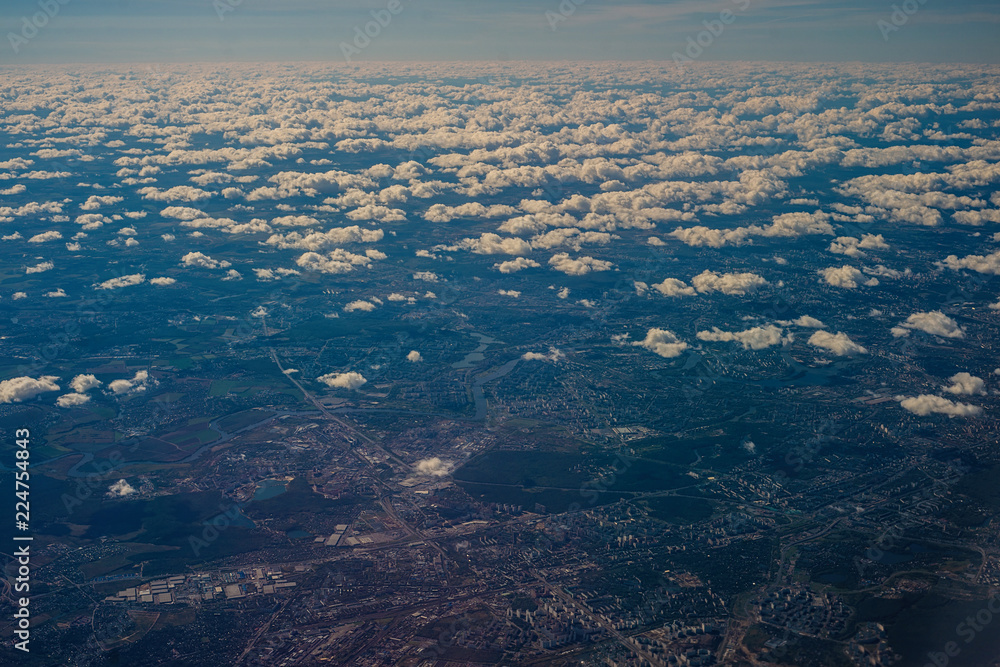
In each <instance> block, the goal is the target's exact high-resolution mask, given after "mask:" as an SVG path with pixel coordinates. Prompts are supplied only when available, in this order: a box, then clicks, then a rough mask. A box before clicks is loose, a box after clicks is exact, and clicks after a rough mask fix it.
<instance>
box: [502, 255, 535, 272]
mask: <svg viewBox="0 0 1000 667" xmlns="http://www.w3.org/2000/svg"><path fill="white" fill-rule="evenodd" d="M539 266H541V264H539V263H538V262H536V261H535V260H533V259H528V258H527V257H517V258H515V259H509V260H507V261H506V262H500V263H499V264H494V265H493V268H495V269H496V270H497V271H499V272H500V273H517V272H518V271H521V270H523V269H534V268H538V267H539Z"/></svg>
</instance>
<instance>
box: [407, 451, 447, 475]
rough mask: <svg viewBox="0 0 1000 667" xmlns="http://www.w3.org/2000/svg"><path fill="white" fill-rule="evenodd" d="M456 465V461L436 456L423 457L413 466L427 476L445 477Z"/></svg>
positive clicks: (419, 473) (418, 472) (419, 472)
mask: <svg viewBox="0 0 1000 667" xmlns="http://www.w3.org/2000/svg"><path fill="white" fill-rule="evenodd" d="M454 467H455V464H454V463H452V462H450V461H444V460H442V459H440V458H438V457H436V456H434V457H431V458H429V459H421V460H420V461H417V463H416V464H415V465H414V466H413V468H414V470H416V472H417V474H418V475H425V476H427V477H444V476H445V475H447V474H448V473H450V472H451V471H452V469H453V468H454Z"/></svg>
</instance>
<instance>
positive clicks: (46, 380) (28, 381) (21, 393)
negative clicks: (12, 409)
mask: <svg viewBox="0 0 1000 667" xmlns="http://www.w3.org/2000/svg"><path fill="white" fill-rule="evenodd" d="M58 379H59V378H58V377H56V376H55V375H43V376H42V377H40V378H30V377H27V376H25V377H18V378H13V379H12V380H4V381H3V382H0V403H20V402H21V401H26V400H28V399H30V398H34V397H35V396H37V395H38V394H41V393H44V392H46V391H59V385H57V384H56V381H57V380H58Z"/></svg>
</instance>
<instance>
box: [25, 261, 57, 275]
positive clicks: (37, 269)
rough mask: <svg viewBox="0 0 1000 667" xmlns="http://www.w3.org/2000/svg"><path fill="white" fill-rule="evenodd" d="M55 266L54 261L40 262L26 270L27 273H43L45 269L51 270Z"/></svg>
mask: <svg viewBox="0 0 1000 667" xmlns="http://www.w3.org/2000/svg"><path fill="white" fill-rule="evenodd" d="M53 267H55V264H54V263H52V262H39V263H38V264H35V265H34V266H29V267H28V268H26V269H25V270H24V272H25V274H32V273H42V272H44V271H51V270H52V268H53Z"/></svg>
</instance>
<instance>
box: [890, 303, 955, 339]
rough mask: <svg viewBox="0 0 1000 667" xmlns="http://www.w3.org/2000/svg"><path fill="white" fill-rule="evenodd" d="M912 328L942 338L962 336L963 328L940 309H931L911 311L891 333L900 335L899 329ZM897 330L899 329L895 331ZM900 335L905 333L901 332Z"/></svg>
mask: <svg viewBox="0 0 1000 667" xmlns="http://www.w3.org/2000/svg"><path fill="white" fill-rule="evenodd" d="M907 329H914V330H917V331H923V332H924V333H929V334H931V335H932V336H941V337H942V338H964V337H965V329H963V328H962V327H960V326H958V322H956V321H955V320H953V319H951V318H950V317H948V316H947V315H945V314H944V313H942V312H941V311H940V310H932V311H930V312H927V313H913V314H912V315H910V316H909V317H908V318H906V321H905V322H903V323H902V324H900V325H899V327H896V328H895V329H894V330H893V335H897V336H898V335H901V334H899V331H905V330H907ZM897 330H899V331H897ZM902 335H905V333H904V334H902Z"/></svg>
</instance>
